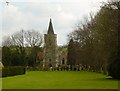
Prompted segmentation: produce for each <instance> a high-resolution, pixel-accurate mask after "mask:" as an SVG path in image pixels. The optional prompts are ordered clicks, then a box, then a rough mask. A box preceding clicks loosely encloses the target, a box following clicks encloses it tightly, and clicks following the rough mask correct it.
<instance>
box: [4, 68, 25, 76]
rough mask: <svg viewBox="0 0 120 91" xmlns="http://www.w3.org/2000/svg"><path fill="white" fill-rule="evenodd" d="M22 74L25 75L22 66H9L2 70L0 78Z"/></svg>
mask: <svg viewBox="0 0 120 91" xmlns="http://www.w3.org/2000/svg"><path fill="white" fill-rule="evenodd" d="M22 74H25V67H23V66H14V67H13V66H10V67H6V68H3V69H2V77H7V76H14V75H22Z"/></svg>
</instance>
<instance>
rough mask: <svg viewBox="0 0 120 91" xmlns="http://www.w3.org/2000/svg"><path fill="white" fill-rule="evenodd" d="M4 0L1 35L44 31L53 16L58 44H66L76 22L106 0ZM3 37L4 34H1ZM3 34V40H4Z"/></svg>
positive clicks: (0, 23) (0, 14) (2, 4)
mask: <svg viewBox="0 0 120 91" xmlns="http://www.w3.org/2000/svg"><path fill="white" fill-rule="evenodd" d="M7 1H9V2H10V3H9V5H6V3H5V2H6V0H2V3H1V4H0V11H1V12H0V30H2V31H0V34H1V35H0V37H1V36H7V35H11V34H13V33H14V32H16V31H19V30H21V29H24V30H29V29H34V30H36V31H39V32H41V33H42V34H45V33H46V31H47V29H48V23H49V19H50V18H52V23H53V27H54V32H55V33H56V34H57V41H58V45H62V44H66V42H67V35H68V34H69V33H70V32H71V31H73V29H74V27H75V24H76V23H77V22H78V21H82V20H83V18H84V16H87V15H89V13H90V12H93V13H96V12H97V11H98V10H99V7H100V5H101V2H103V1H105V2H106V1H107V0H7ZM1 38H2V37H1ZM1 38H0V41H1Z"/></svg>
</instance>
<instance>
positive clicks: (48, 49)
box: [43, 19, 58, 68]
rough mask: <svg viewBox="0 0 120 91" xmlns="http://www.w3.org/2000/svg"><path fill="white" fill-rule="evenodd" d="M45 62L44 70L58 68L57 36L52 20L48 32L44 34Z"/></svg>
mask: <svg viewBox="0 0 120 91" xmlns="http://www.w3.org/2000/svg"><path fill="white" fill-rule="evenodd" d="M44 43H45V45H44V60H43V68H50V67H56V66H57V63H58V62H57V35H56V34H55V33H54V29H53V25H52V20H51V19H50V22H49V27H48V32H47V34H44Z"/></svg>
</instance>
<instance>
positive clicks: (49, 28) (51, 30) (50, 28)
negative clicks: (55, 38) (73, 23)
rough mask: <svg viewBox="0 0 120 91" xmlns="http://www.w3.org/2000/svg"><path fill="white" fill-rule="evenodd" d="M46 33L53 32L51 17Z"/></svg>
mask: <svg viewBox="0 0 120 91" xmlns="http://www.w3.org/2000/svg"><path fill="white" fill-rule="evenodd" d="M48 34H54V30H53V26H52V20H51V18H50V22H49V27H48Z"/></svg>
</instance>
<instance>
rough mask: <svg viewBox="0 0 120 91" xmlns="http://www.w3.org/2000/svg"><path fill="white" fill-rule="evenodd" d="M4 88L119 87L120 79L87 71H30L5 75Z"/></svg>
mask: <svg viewBox="0 0 120 91" xmlns="http://www.w3.org/2000/svg"><path fill="white" fill-rule="evenodd" d="M2 88H3V89H118V81H117V80H113V79H111V77H108V76H106V75H103V74H98V73H94V72H85V71H79V72H78V71H76V72H74V71H29V72H27V73H26V74H25V75H19V76H12V77H5V78H3V79H2Z"/></svg>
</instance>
